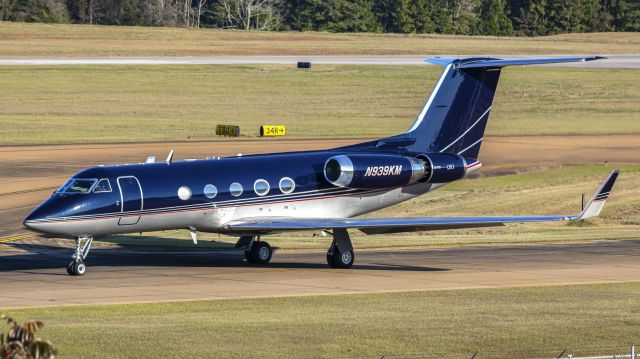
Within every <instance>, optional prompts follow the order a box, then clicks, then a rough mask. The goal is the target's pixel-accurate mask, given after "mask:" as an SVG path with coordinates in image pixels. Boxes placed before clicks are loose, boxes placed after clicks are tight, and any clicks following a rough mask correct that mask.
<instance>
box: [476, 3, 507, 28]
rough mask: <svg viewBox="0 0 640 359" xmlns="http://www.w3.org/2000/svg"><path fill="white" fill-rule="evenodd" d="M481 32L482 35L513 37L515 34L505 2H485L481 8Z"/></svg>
mask: <svg viewBox="0 0 640 359" xmlns="http://www.w3.org/2000/svg"><path fill="white" fill-rule="evenodd" d="M479 30H480V33H481V34H482V35H493V36H511V35H513V34H514V31H513V24H512V23H511V19H509V17H508V16H507V13H506V6H505V3H504V0H483V2H482V7H481V8H480V22H479Z"/></svg>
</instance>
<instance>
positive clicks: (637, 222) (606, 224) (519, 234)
mask: <svg viewBox="0 0 640 359" xmlns="http://www.w3.org/2000/svg"><path fill="white" fill-rule="evenodd" d="M613 167H615V166H613V165H610V167H604V166H602V165H581V166H562V167H555V168H538V169H531V170H529V171H527V172H523V173H516V174H511V175H505V176H492V177H478V178H474V179H468V180H463V181H460V182H455V183H453V184H451V185H448V186H445V187H443V188H441V189H439V190H437V191H434V192H432V193H429V194H426V195H423V196H420V197H418V198H416V199H413V200H411V201H408V202H404V203H401V204H399V205H396V206H392V207H389V208H386V209H383V210H380V211H376V212H374V213H371V214H370V215H368V216H370V217H412V216H413V217H418V216H473V215H480V216H483V215H484V216H492V215H549V214H564V215H572V214H577V213H579V212H580V194H581V193H585V194H586V196H587V200H588V199H589V198H590V196H591V195H592V194H593V193H594V192H595V191H596V189H597V188H598V186H599V185H600V183H602V181H604V179H605V177H606V176H607V174H608V172H609V171H610V170H611V169H612V168H613ZM620 168H621V174H620V176H619V178H618V181H617V182H616V184H615V187H614V189H613V191H612V193H611V197H610V198H609V200H608V201H607V204H606V206H605V208H604V210H603V212H602V214H601V216H600V217H598V218H595V219H590V220H587V221H584V222H572V223H568V222H554V223H539V224H513V225H508V226H505V227H493V228H480V229H478V228H475V229H465V230H451V231H435V232H426V233H407V234H396V235H376V236H366V235H364V234H362V233H360V232H358V231H355V230H353V231H351V234H352V239H353V242H354V246H355V247H356V248H359V249H362V248H382V247H409V246H449V245H487V244H515V243H540V242H561V241H564V242H569V241H585V240H602V239H622V238H640V231H639V230H638V229H639V226H640V166H637V165H636V166H634V165H623V166H620ZM487 203H491V205H490V206H489V205H487ZM236 239H237V238H233V237H226V236H220V235H217V234H206V233H201V234H200V242H198V243H199V244H198V246H207V247H215V248H233V245H234V244H235V241H236ZM265 239H266V240H268V241H269V243H270V244H272V245H274V246H277V247H279V248H282V249H326V248H328V247H329V246H330V242H331V238H330V237H320V236H316V237H313V236H312V233H310V232H301V233H288V234H284V235H283V234H279V235H274V236H268V237H265ZM101 242H102V243H105V244H109V243H115V244H120V245H149V246H178V247H182V246H193V244H192V243H191V238H190V235H189V234H188V232H187V231H183V230H181V231H166V232H152V233H145V234H143V235H123V236H112V237H108V238H105V239H101Z"/></svg>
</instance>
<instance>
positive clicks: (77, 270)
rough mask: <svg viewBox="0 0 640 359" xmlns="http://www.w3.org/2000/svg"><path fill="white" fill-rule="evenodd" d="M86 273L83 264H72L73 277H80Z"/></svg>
mask: <svg viewBox="0 0 640 359" xmlns="http://www.w3.org/2000/svg"><path fill="white" fill-rule="evenodd" d="M86 272H87V266H86V265H85V264H84V262H75V263H74V264H73V273H74V274H75V275H79V276H82V275H84V274H85V273H86Z"/></svg>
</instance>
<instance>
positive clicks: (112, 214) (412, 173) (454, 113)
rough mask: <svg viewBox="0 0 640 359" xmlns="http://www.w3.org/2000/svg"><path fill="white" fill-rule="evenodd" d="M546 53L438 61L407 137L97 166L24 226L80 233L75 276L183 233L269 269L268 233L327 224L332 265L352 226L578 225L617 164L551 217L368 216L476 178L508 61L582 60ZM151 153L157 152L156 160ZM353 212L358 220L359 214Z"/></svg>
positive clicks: (343, 255)
mask: <svg viewBox="0 0 640 359" xmlns="http://www.w3.org/2000/svg"><path fill="white" fill-rule="evenodd" d="M601 58H602V57H598V56H593V57H564V58H541V59H535V58H534V59H526V58H522V59H497V58H486V57H479V58H430V59H426V60H425V61H427V62H429V63H431V64H435V65H440V66H442V67H444V72H443V73H442V75H441V77H440V79H439V80H438V82H437V84H436V86H435V88H434V90H433V91H432V92H431V94H430V96H429V97H428V99H427V101H426V103H425V104H424V106H423V107H422V109H421V110H420V113H419V114H418V116H417V118H416V120H415V122H414V123H413V125H412V126H411V127H410V128H409V129H408V130H407V131H405V132H404V133H402V134H399V135H395V136H391V137H386V138H382V139H378V140H374V141H367V142H364V143H359V144H354V145H350V146H345V147H339V148H333V149H328V150H320V151H301V152H288V153H273V154H259V155H250V156H234V157H224V158H214V159H204V160H183V161H173V151H171V153H170V155H169V156H168V157H167V159H166V161H164V162H156V161H155V160H154V158H148V159H147V161H145V163H140V164H126V165H115V166H97V167H91V168H88V169H85V170H83V171H80V172H79V173H77V174H76V175H74V176H73V177H71V178H70V179H69V180H68V181H67V182H66V183H65V184H63V185H62V186H61V187H60V188H59V189H58V190H56V191H55V192H54V193H53V194H52V195H51V196H50V197H49V198H48V199H47V200H45V201H44V202H43V203H42V204H40V206H38V207H37V208H36V209H35V210H33V212H31V213H30V214H29V215H28V216H27V217H26V219H25V220H24V226H26V227H27V228H29V229H31V230H34V231H37V232H41V233H46V234H53V235H57V236H62V237H69V238H74V239H75V242H76V243H75V244H76V245H75V247H76V248H75V251H74V253H73V255H72V260H71V262H69V264H68V265H67V272H68V274H70V275H78V276H81V275H84V274H85V273H86V270H87V268H86V265H85V259H86V257H87V255H88V253H89V250H90V249H91V244H92V242H93V238H94V237H96V236H106V235H112V234H120V233H134V232H147V231H159V230H169V229H187V230H189V231H190V233H191V237H192V240H193V242H194V244H197V241H198V232H210V233H221V234H225V235H230V236H236V237H238V238H239V239H238V241H237V243H236V248H238V249H244V253H245V258H246V261H247V262H248V263H254V264H261V265H265V264H267V263H269V261H270V260H271V257H272V255H273V249H272V247H271V246H270V245H269V243H267V242H266V241H263V240H262V237H263V236H265V235H269V234H273V233H283V232H289V231H322V233H328V234H330V235H331V236H332V237H333V240H332V243H331V245H330V247H329V249H328V251H327V254H326V259H327V264H328V265H329V267H332V268H350V267H351V266H352V265H353V263H354V260H355V255H354V251H353V246H352V243H351V239H350V236H349V232H348V230H349V229H357V230H360V231H362V232H364V233H365V234H387V233H400V232H411V231H432V230H443V229H455V228H475V227H490V226H500V225H504V224H506V223H516V222H518V223H531V222H546V221H574V220H581V219H586V218H591V217H595V216H598V215H599V213H600V211H601V210H602V207H603V205H604V202H605V200H606V199H607V198H608V196H609V192H610V191H611V189H612V187H613V185H614V182H615V181H616V178H617V177H618V173H619V171H618V170H614V171H612V172H611V173H610V175H609V176H608V177H607V179H606V180H605V182H604V183H603V184H602V185H601V186H600V188H599V189H598V191H597V192H596V193H595V194H594V196H593V197H592V198H591V200H590V201H589V202H588V204H587V205H586V206H584V209H583V210H582V212H581V213H579V214H577V215H552V216H493V217H478V216H471V217H431V218H425V217H420V218H360V217H356V216H359V215H362V214H365V213H369V212H373V211H376V210H379V209H381V208H385V207H389V206H392V205H395V204H397V203H400V202H404V201H407V200H410V199H412V198H415V197H417V196H420V195H423V194H425V193H428V192H431V191H434V190H436V189H438V188H441V187H442V186H444V185H446V184H448V183H451V182H454V181H458V180H461V179H463V178H466V177H468V176H469V175H470V174H472V173H474V172H475V171H477V170H478V169H479V168H480V167H481V166H482V163H481V162H480V161H479V160H478V155H479V152H480V146H481V144H482V140H483V137H484V131H485V127H486V124H487V121H488V118H489V112H490V111H491V108H492V103H493V97H494V94H495V91H496V87H497V84H498V78H499V76H500V72H501V70H502V69H503V68H504V67H507V66H518V65H541V64H551V63H568V62H586V61H593V60H598V59H601ZM150 157H152V156H150ZM354 217H355V218H354Z"/></svg>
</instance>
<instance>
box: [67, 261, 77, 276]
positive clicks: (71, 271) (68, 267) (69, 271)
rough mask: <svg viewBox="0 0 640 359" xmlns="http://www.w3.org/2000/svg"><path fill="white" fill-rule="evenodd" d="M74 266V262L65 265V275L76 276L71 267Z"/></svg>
mask: <svg viewBox="0 0 640 359" xmlns="http://www.w3.org/2000/svg"><path fill="white" fill-rule="evenodd" d="M74 264H76V262H74V261H71V262H69V264H67V274H68V275H76V274H75V273H74V272H73V266H74Z"/></svg>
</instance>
